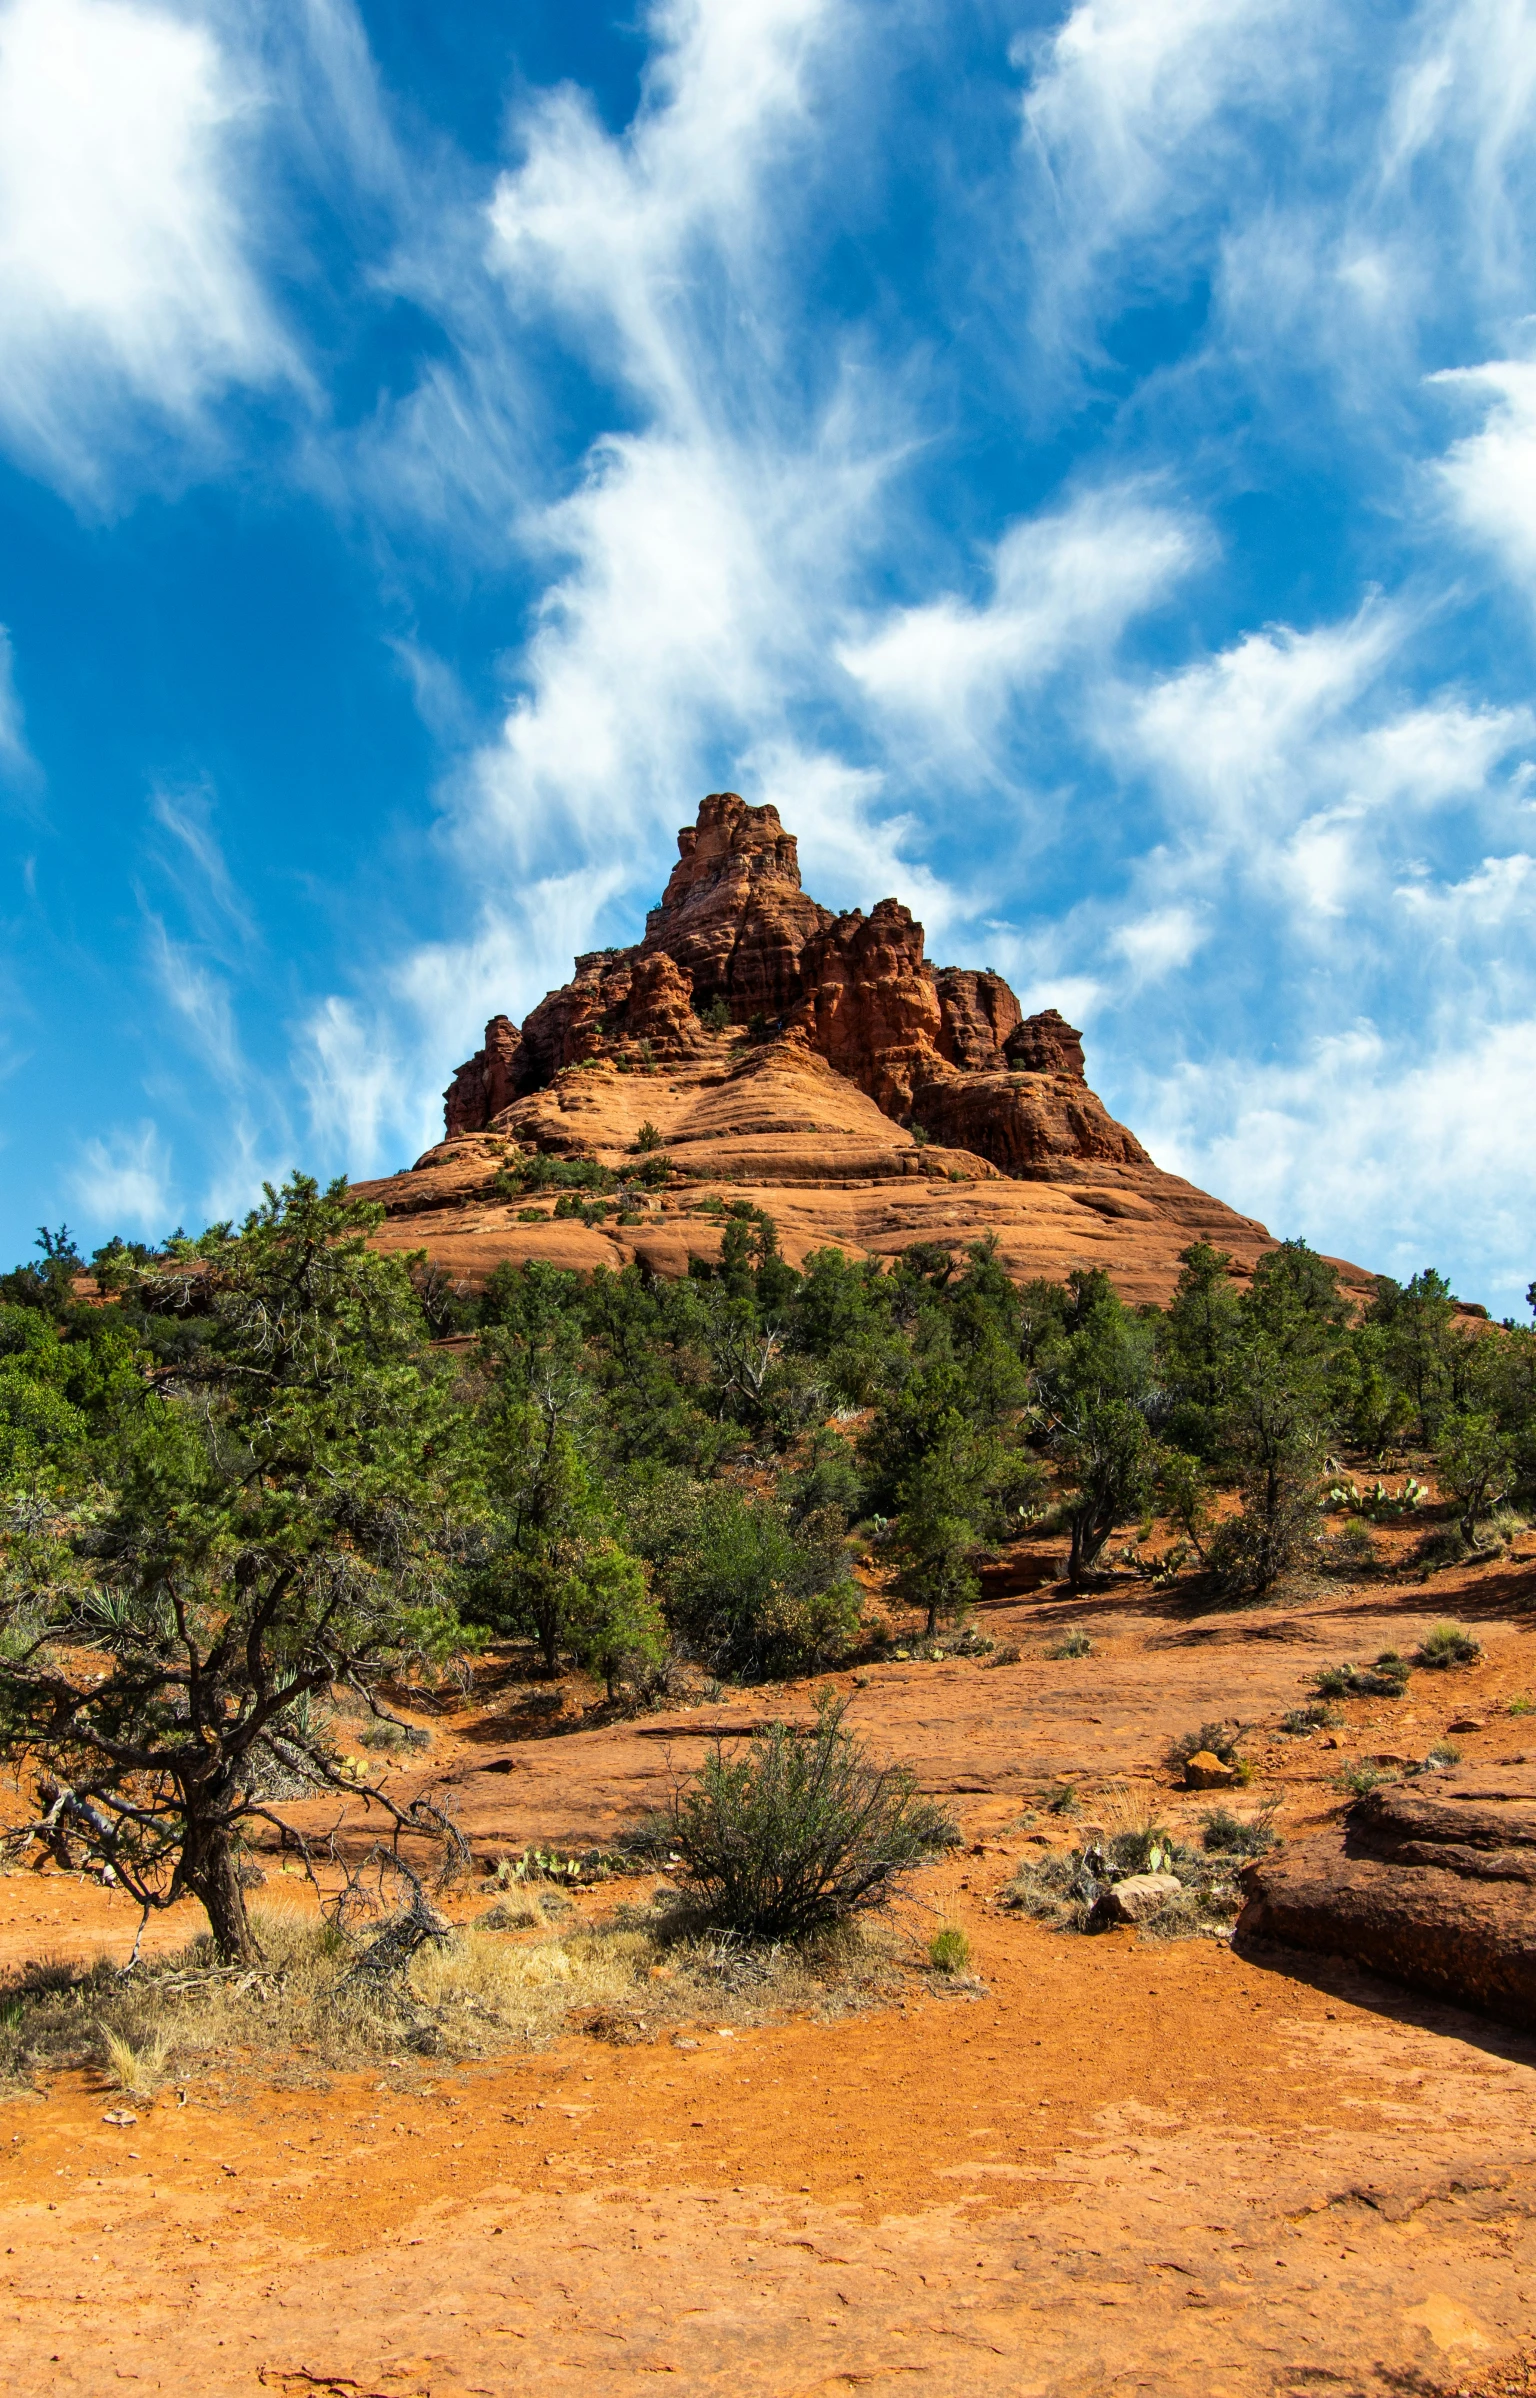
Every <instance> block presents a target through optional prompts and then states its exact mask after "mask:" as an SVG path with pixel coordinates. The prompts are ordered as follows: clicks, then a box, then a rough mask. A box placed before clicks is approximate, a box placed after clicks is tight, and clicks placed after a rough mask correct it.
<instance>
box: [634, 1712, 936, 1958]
mask: <svg viewBox="0 0 1536 2398" xmlns="http://www.w3.org/2000/svg"><path fill="white" fill-rule="evenodd" d="M844 1712H845V1710H844V1708H843V1707H840V1706H835V1705H828V1706H824V1707H823V1708H822V1710H821V1713H820V1715H819V1717H818V1718H817V1722H816V1727H815V1729H814V1731H812V1732H811V1733H809V1734H808V1735H802V1734H800V1733H797V1732H795V1731H794V1730H792V1729H791V1728H790V1727H789V1726H788V1725H786V1724H772V1725H770V1726H769V1728H768V1729H767V1731H766V1732H763V1733H760V1734H758V1735H757V1737H756V1738H754V1739H753V1741H752V1742H751V1744H750V1746H749V1747H748V1748H747V1749H746V1751H745V1752H744V1753H738V1754H736V1755H728V1754H727V1752H726V1750H725V1748H724V1747H723V1746H722V1745H721V1744H720V1743H718V1742H717V1743H716V1745H715V1748H714V1750H713V1751H712V1753H711V1754H710V1755H709V1756H708V1757H707V1758H706V1759H705V1762H704V1764H703V1766H702V1767H701V1768H700V1770H699V1772H698V1773H697V1774H696V1775H695V1776H694V1777H693V1779H692V1781H691V1782H689V1783H688V1784H687V1785H686V1786H685V1787H684V1788H682V1789H681V1790H680V1791H679V1792H678V1793H677V1795H676V1797H675V1799H674V1801H673V1804H672V1807H671V1808H670V1809H669V1810H668V1811H667V1813H666V1814H665V1815H664V1816H663V1818H662V1823H663V1825H664V1827H665V1833H666V1837H667V1838H668V1840H669V1841H670V1843H671V1846H672V1849H673V1851H674V1852H675V1854H676V1855H677V1856H678V1858H679V1859H680V1860H681V1871H682V1879H683V1881H684V1883H685V1885H686V1887H687V1890H688V1892H689V1894H690V1896H691V1897H692V1898H693V1900H694V1901H695V1903H696V1904H697V1906H698V1908H699V1909H700V1911H701V1913H702V1915H703V1916H704V1917H705V1919H706V1920H707V1921H709V1922H710V1923H713V1924H716V1925H718V1926H720V1928H722V1929H723V1930H726V1931H731V1932H737V1933H739V1934H741V1935H742V1937H743V1938H746V1939H752V1940H784V1939H798V1938H801V1937H803V1936H804V1935H805V1934H806V1933H809V1932H813V1931H816V1930H819V1929H820V1928H822V1927H823V1926H825V1925H828V1924H835V1923H841V1922H845V1921H846V1920H847V1919H848V1918H849V1917H851V1916H854V1915H858V1914H861V1913H863V1912H865V1911H866V1910H867V1909H869V1908H871V1907H879V1906H884V1905H885V1904H886V1903H887V1902H888V1900H889V1899H890V1898H891V1897H892V1896H893V1895H894V1893H895V1892H896V1890H897V1889H898V1888H899V1886H900V1884H901V1882H902V1881H903V1879H904V1878H905V1877H906V1876H907V1875H908V1874H910V1873H911V1872H913V1870H914V1869H915V1868H916V1867H917V1866H918V1865H920V1864H921V1863H922V1861H923V1859H924V1858H925V1857H927V1856H930V1855H931V1854H932V1853H933V1852H934V1850H936V1849H939V1848H945V1847H949V1846H952V1845H953V1844H954V1842H955V1841H957V1840H958V1838H959V1834H958V1832H957V1831H956V1828H955V1826H954V1824H953V1822H952V1821H951V1819H950V1818H949V1817H948V1816H947V1815H946V1814H945V1813H944V1812H943V1810H942V1809H941V1808H939V1807H936V1806H935V1805H934V1804H933V1802H932V1801H931V1800H930V1799H926V1798H924V1797H923V1796H922V1795H921V1794H920V1792H919V1790H918V1788H917V1784H916V1781H915V1779H914V1777H913V1775H912V1773H911V1771H910V1769H909V1768H908V1767H906V1766H904V1765H877V1764H875V1762H874V1761H873V1759H872V1758H871V1757H870V1756H869V1754H868V1752H867V1751H866V1749H865V1748H864V1746H863V1744H862V1743H861V1742H860V1741H858V1740H856V1739H855V1738H854V1736H853V1735H852V1733H850V1732H846V1731H844V1729H843V1715H844Z"/></svg>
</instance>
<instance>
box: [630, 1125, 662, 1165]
mask: <svg viewBox="0 0 1536 2398" xmlns="http://www.w3.org/2000/svg"><path fill="white" fill-rule="evenodd" d="M660 1147H661V1135H660V1133H659V1132H658V1131H657V1130H656V1127H655V1125H654V1124H653V1123H652V1122H651V1120H650V1118H649V1116H647V1118H646V1120H645V1122H644V1123H643V1124H642V1125H641V1127H640V1130H639V1131H638V1132H637V1133H636V1135H635V1148H636V1150H637V1151H638V1153H639V1155H640V1156H641V1157H644V1156H646V1155H647V1153H648V1152H649V1151H650V1150H652V1149H659V1148H660Z"/></svg>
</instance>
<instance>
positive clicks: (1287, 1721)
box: [1280, 1699, 1344, 1739]
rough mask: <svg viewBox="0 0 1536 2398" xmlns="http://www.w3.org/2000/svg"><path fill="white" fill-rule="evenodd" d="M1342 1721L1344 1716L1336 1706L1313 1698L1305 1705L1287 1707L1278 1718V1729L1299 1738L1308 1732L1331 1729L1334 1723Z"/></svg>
mask: <svg viewBox="0 0 1536 2398" xmlns="http://www.w3.org/2000/svg"><path fill="white" fill-rule="evenodd" d="M1343 1721H1344V1717H1343V1715H1342V1714H1341V1712H1340V1710H1339V1709H1338V1708H1337V1707H1330V1706H1328V1705H1327V1704H1326V1702H1325V1701H1323V1700H1321V1699H1314V1700H1312V1701H1311V1702H1310V1703H1309V1704H1308V1705H1307V1706H1305V1707H1291V1708H1288V1709H1287V1710H1286V1712H1285V1714H1284V1715H1282V1716H1281V1718H1280V1729H1281V1731H1282V1732H1289V1733H1291V1734H1292V1735H1293V1736H1294V1737H1295V1738H1297V1739H1301V1738H1304V1737H1305V1735H1306V1734H1307V1733H1309V1732H1328V1731H1331V1730H1332V1729H1333V1727H1334V1725H1335V1724H1341V1723H1342V1722H1343Z"/></svg>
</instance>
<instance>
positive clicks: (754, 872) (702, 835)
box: [641, 791, 832, 1024]
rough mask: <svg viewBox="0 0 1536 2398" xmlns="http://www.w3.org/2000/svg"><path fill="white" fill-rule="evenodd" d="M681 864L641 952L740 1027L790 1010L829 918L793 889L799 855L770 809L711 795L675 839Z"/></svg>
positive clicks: (648, 925)
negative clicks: (660, 959) (805, 962)
mask: <svg viewBox="0 0 1536 2398" xmlns="http://www.w3.org/2000/svg"><path fill="white" fill-rule="evenodd" d="M677 847H678V860H677V864H676V865H675V866H674V867H673V869H672V877H671V880H670V881H669V883H668V884H667V887H666V890H665V891H664V892H663V893H662V899H661V905H660V907H659V908H652V910H651V912H650V914H649V915H648V916H647V917H646V920H645V939H644V941H643V942H642V943H641V949H642V951H643V952H644V953H645V954H646V955H649V954H651V953H652V952H653V951H656V950H664V951H665V952H666V954H667V955H668V956H669V957H671V958H674V959H675V960H676V961H677V963H678V965H679V966H681V967H682V968H683V969H684V971H685V972H686V973H687V974H688V975H690V976H691V978H692V982H693V988H694V991H695V993H696V994H697V997H698V1001H699V1005H700V1007H701V1008H703V1007H707V1006H708V1005H709V1004H710V1003H711V1002H712V1001H714V1000H717V999H718V1000H723V1001H724V1002H725V1005H726V1007H727V1008H728V1009H729V1010H730V1013H731V1016H732V1018H733V1020H734V1021H735V1022H736V1023H738V1024H748V1023H750V1022H751V1020H752V1018H753V1017H754V1016H761V1017H763V1018H764V1019H765V1020H768V1021H772V1020H773V1019H775V1018H777V1017H779V1016H781V1015H783V1014H784V1013H785V1012H786V1010H788V1009H789V1008H792V1007H794V1006H795V1005H796V1004H797V1002H798V1001H799V999H800V997H801V994H802V992H803V990H804V976H803V974H802V972H801V966H800V959H801V953H802V952H803V950H804V948H805V945H806V943H807V942H808V941H809V940H810V939H811V938H812V937H813V935H814V934H816V933H818V932H820V931H821V929H822V928H823V926H824V925H827V924H830V923H831V921H832V919H831V916H830V915H829V913H828V911H827V910H826V909H825V908H822V907H818V906H817V904H816V902H815V900H814V899H811V898H809V897H808V896H807V895H806V893H805V892H804V891H803V890H802V889H801V887H800V857H799V850H798V847H797V845H796V842H795V837H794V835H793V833H786V831H785V830H784V827H783V825H782V824H781V823H780V822H779V811H778V809H777V808H773V807H762V808H749V807H748V805H747V803H746V801H745V800H744V799H741V798H739V797H738V795H737V794H736V793H735V792H734V791H713V792H711V793H710V796H709V797H708V799H706V800H705V801H704V802H703V804H702V806H701V807H700V809H699V820H698V823H697V824H691V825H685V826H684V827H683V829H682V831H681V832H680V833H679V834H678V836H677Z"/></svg>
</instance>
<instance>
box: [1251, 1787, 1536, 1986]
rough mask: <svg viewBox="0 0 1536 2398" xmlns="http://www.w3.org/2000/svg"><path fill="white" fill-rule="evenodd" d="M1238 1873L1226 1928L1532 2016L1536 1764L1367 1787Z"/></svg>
mask: <svg viewBox="0 0 1536 2398" xmlns="http://www.w3.org/2000/svg"><path fill="white" fill-rule="evenodd" d="M1243 1879H1244V1882H1245V1884H1246V1886H1247V1890H1248V1899H1247V1903H1246V1905H1245V1906H1244V1908H1243V1912H1242V1915H1241V1916H1240V1918H1239V1920H1238V1926H1237V1933H1236V1937H1237V1939H1238V1940H1239V1941H1254V1942H1260V1943H1263V1942H1274V1943H1278V1944H1280V1945H1282V1946H1284V1947H1287V1948H1304V1949H1313V1950H1320V1951H1322V1952H1323V1953H1324V1954H1326V1955H1330V1956H1341V1957H1347V1958H1350V1959H1352V1960H1353V1962H1354V1963H1356V1964H1358V1965H1365V1966H1368V1967H1370V1968H1371V1970H1372V1971H1373V1972H1376V1973H1381V1974H1386V1975H1387V1976H1389V1977H1390V1978H1391V1979H1392V1980H1393V1981H1399V1982H1407V1983H1409V1984H1410V1985H1411V1986H1412V1987H1413V1988H1414V1989H1417V1990H1427V1991H1430V1992H1432V1993H1433V1995H1434V1996H1436V1997H1437V1998H1447V1999H1451V2000H1453V2001H1454V2002H1455V2003H1456V2004H1457V2005H1458V2006H1464V2007H1471V2008H1474V2009H1475V2010H1476V2011H1477V2012H1478V2013H1480V2014H1484V2015H1493V2016H1497V2017H1498V2018H1499V2020H1500V2021H1501V2022H1504V2023H1513V2024H1518V2025H1519V2026H1520V2027H1521V2029H1522V2030H1525V2031H1531V2030H1536V1769H1532V1768H1531V1767H1529V1766H1524V1765H1520V1766H1509V1767H1503V1768H1495V1767H1485V1768H1483V1769H1481V1770H1479V1771H1476V1772H1471V1771H1468V1772H1462V1773H1458V1774H1455V1775H1451V1774H1436V1775H1435V1776H1434V1777H1433V1779H1430V1778H1428V1777H1426V1778H1425V1779H1423V1780H1421V1781H1414V1782H1408V1783H1399V1784H1396V1785H1394V1786H1393V1787H1392V1788H1390V1789H1383V1790H1373V1791H1371V1792H1369V1793H1368V1794H1367V1796H1366V1797H1364V1798H1362V1799H1359V1800H1357V1802H1356V1803H1355V1805H1354V1806H1353V1807H1351V1808H1350V1810H1349V1813H1348V1815H1347V1817H1346V1818H1345V1820H1344V1823H1343V1824H1342V1825H1341V1826H1340V1827H1339V1829H1338V1830H1337V1831H1336V1832H1333V1833H1331V1834H1329V1835H1328V1836H1326V1837H1324V1838H1322V1839H1318V1840H1309V1841H1307V1842H1305V1843H1304V1844H1303V1845H1301V1846H1299V1847H1297V1848H1294V1849H1292V1848H1287V1849H1282V1850H1281V1851H1280V1852H1279V1853H1278V1854H1277V1855H1275V1856H1273V1857H1265V1858H1262V1859H1260V1860H1259V1861H1258V1862H1257V1863H1256V1864H1253V1865H1251V1866H1249V1867H1248V1868H1246V1870H1245V1872H1244V1876H1243Z"/></svg>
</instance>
